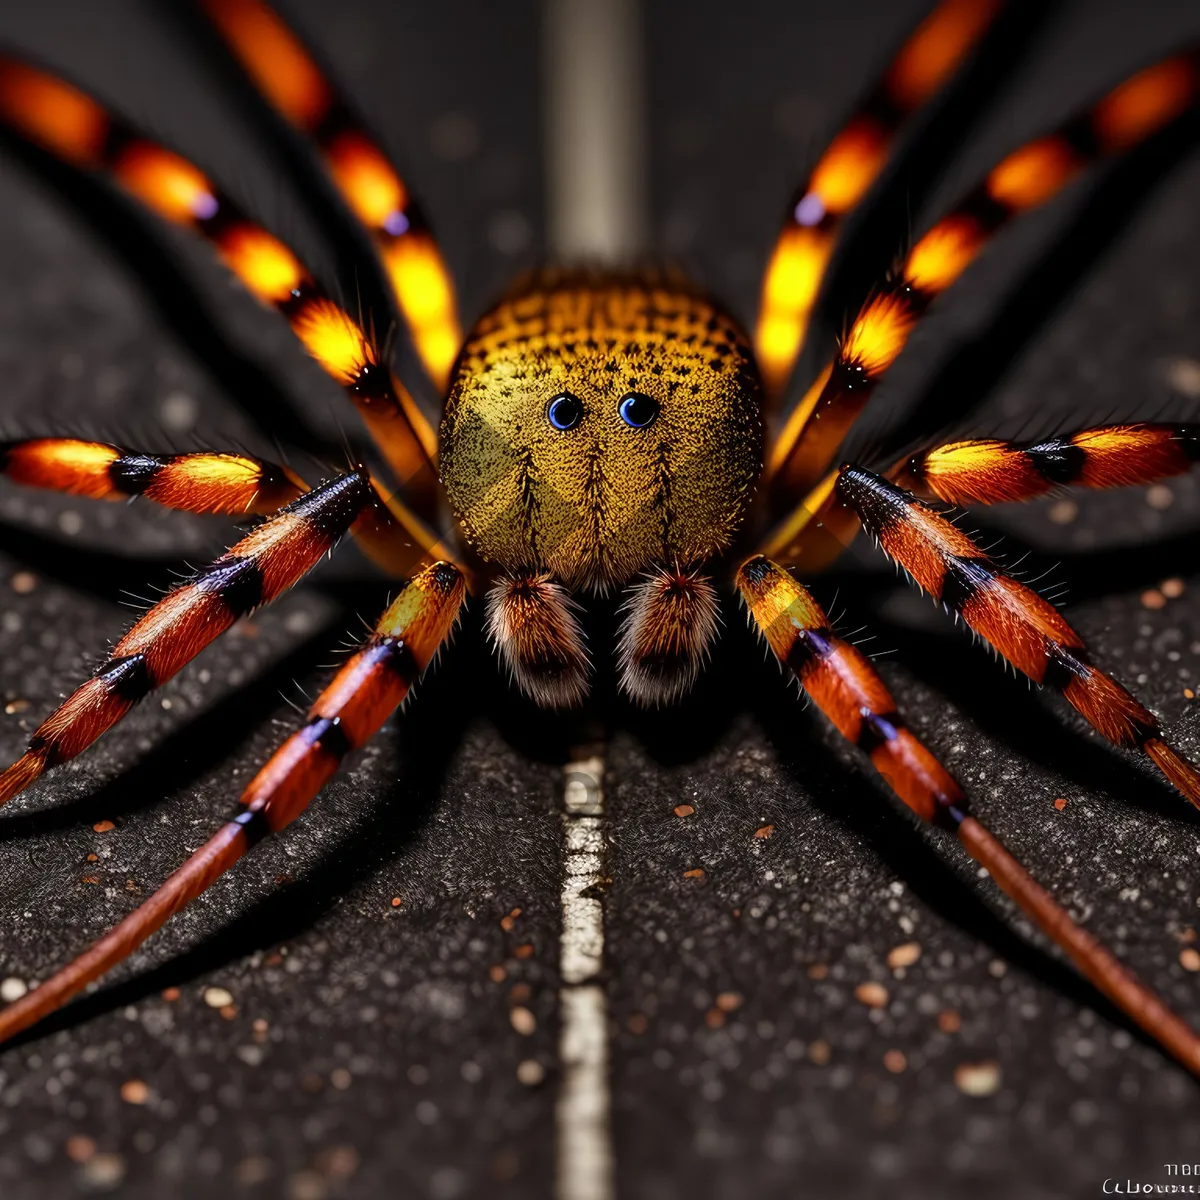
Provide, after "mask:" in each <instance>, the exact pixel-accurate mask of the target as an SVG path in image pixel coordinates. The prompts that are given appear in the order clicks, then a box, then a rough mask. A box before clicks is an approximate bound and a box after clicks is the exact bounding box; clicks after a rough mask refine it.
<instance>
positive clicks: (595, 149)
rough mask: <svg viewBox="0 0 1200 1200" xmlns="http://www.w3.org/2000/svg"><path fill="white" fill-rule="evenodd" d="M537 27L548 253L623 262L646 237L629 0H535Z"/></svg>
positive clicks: (637, 25) (637, 53) (638, 70)
mask: <svg viewBox="0 0 1200 1200" xmlns="http://www.w3.org/2000/svg"><path fill="white" fill-rule="evenodd" d="M542 30H543V32H542V58H543V67H542V73H543V79H544V81H545V86H544V99H543V109H544V113H545V118H544V119H545V122H546V158H547V167H548V176H549V178H548V181H547V182H548V184H549V194H548V197H547V199H548V205H547V209H548V218H549V241H550V250H551V253H552V254H553V255H554V257H555V258H556V259H557V260H558V261H560V262H566V263H571V262H579V261H587V262H604V263H618V264H619V263H622V262H627V261H628V260H630V259H634V258H636V257H637V256H638V255H639V254H642V253H643V252H644V251H645V250H646V245H647V241H648V237H649V228H648V226H649V215H648V214H649V208H650V206H649V202H648V198H647V173H648V172H647V166H646V106H645V96H644V91H645V80H644V69H643V62H642V55H643V46H642V43H643V38H642V27H641V14H640V12H639V6H638V0H543V6H542Z"/></svg>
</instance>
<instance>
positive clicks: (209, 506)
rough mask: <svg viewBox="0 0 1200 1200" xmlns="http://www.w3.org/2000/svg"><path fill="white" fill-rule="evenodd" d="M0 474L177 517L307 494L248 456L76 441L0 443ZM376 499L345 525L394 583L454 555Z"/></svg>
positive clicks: (387, 494)
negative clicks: (144, 504)
mask: <svg viewBox="0 0 1200 1200" xmlns="http://www.w3.org/2000/svg"><path fill="white" fill-rule="evenodd" d="M0 475H4V476H6V477H7V478H9V479H11V480H12V481H13V482H14V483H19V484H21V485H22V486H24V487H36V488H45V489H47V490H49V491H55V492H66V493H68V494H70V495H75V496H87V497H88V498H89V499H92V500H130V499H132V498H133V497H135V496H145V497H146V498H147V499H150V500H153V501H154V502H155V503H157V504H161V505H163V506H164V507H166V508H176V509H180V510H182V511H183V512H193V513H216V514H229V515H247V514H250V515H258V516H270V515H271V514H272V513H274V512H276V511H277V510H278V509H280V508H282V507H283V506H284V505H285V504H290V503H291V502H292V501H293V500H297V499H299V497H300V496H302V495H303V494H304V493H305V492H307V491H308V490H309V488H308V484H307V483H305V482H304V480H303V479H301V478H300V476H299V475H297V474H296V473H295V472H294V471H292V470H291V469H290V468H288V467H281V466H278V465H276V464H275V463H272V462H267V461H266V460H265V459H261V458H254V457H252V456H250V455H248V454H228V453H208V452H202V453H195V454H144V453H142V452H141V451H137V450H125V449H122V448H121V447H119V446H112V445H109V444H108V443H107V442H90V441H83V440H81V439H79V438H24V439H21V440H18V441H10V442H0ZM371 486H372V488H373V489H374V492H375V495H374V496H373V498H372V500H371V502H370V503H369V504H367V505H366V506H365V507H364V508H363V511H362V514H361V515H360V516H359V517H358V518H357V520H355V522H354V524H353V525H352V526H351V527H350V532H351V533H352V534H353V535H354V538H355V540H356V541H357V542H358V544H359V547H360V548H361V549H362V551H363V553H364V554H366V555H367V557H368V558H370V559H371V561H372V562H374V563H375V564H376V565H377V566H379V567H380V568H381V569H382V570H383V571H385V572H386V573H387V574H389V575H391V576H392V577H393V578H397V579H406V578H407V577H408V576H409V575H411V574H412V572H413V569H414V567H416V565H417V564H418V563H420V562H421V561H432V560H434V559H439V558H452V557H453V555H452V554H451V553H450V552H449V550H448V549H447V547H446V546H445V545H444V544H443V543H442V542H441V541H439V539H438V538H437V536H436V535H435V534H434V533H433V531H432V530H431V529H429V527H428V526H427V525H426V524H425V523H424V522H423V521H422V520H421V519H420V517H418V516H417V515H416V513H414V512H413V511H412V510H411V509H410V508H408V507H407V505H405V504H404V503H403V502H402V501H401V500H400V499H398V498H397V497H396V496H394V495H393V494H392V493H391V491H390V489H389V488H388V487H387V486H386V485H385V484H384V483H382V482H381V481H380V480H378V479H375V478H372V480H371Z"/></svg>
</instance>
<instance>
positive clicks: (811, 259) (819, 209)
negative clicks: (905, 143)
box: [754, 0, 1003, 400]
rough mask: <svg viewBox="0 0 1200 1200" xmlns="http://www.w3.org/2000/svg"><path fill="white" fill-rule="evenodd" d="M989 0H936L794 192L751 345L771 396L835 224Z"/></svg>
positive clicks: (968, 39) (801, 334) (986, 20)
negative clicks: (810, 172) (806, 177)
mask: <svg viewBox="0 0 1200 1200" xmlns="http://www.w3.org/2000/svg"><path fill="white" fill-rule="evenodd" d="M1002 7H1003V5H1002V4H1000V3H999V2H998V0H942V2H941V3H940V4H939V5H938V6H937V7H936V8H935V9H934V11H933V12H932V13H930V15H929V16H928V17H926V18H925V20H924V21H922V22H921V24H920V25H918V26H917V28H916V29H915V30H914V31H913V33H912V34H911V35H910V36H909V38H908V40H907V41H906V42H905V43H904V45H903V46H902V47H901V48H900V50H899V52H898V53H897V54H896V57H895V58H894V59H893V60H892V62H891V63H890V64H889V65H888V67H887V70H886V71H885V72H884V74H883V76H882V78H881V79H880V80H879V82H878V83H876V84H875V86H874V87H873V88H872V90H871V92H870V93H869V94H868V95H867V97H866V98H865V99H864V100H863V102H862V103H861V104H860V105H859V107H858V109H857V110H856V111H855V112H854V113H853V115H852V116H851V117H850V119H849V120H848V121H847V122H846V124H845V126H843V128H842V129H841V131H840V132H839V133H838V134H837V135H836V136H835V137H834V139H833V141H832V142H831V143H830V144H829V146H828V148H827V149H826V150H825V152H824V153H823V154H822V155H821V157H820V159H818V161H817V165H816V166H815V167H814V168H813V171H812V174H810V175H809V177H808V179H807V180H806V181H805V182H804V184H803V185H802V186H801V187H800V188H799V189H798V191H797V192H796V194H795V196H793V198H792V202H791V204H790V206H789V209H788V219H787V221H786V223H785V225H784V227H783V229H782V231H781V232H780V234H779V238H778V240H777V241H776V243H775V248H774V250H773V251H772V252H771V258H770V261H769V262H768V264H767V269H766V273H765V274H764V276H763V281H762V290H761V297H760V300H759V313H758V321H757V323H756V325H755V329H754V351H755V354H756V356H757V358H758V363H759V367H760V368H761V370H762V375H763V383H764V385H765V388H766V392H767V396H768V398H769V399H771V400H778V398H779V396H780V394H781V393H782V391H783V389H784V387H785V386H786V384H787V382H788V379H789V378H790V376H791V373H792V369H793V367H794V366H795V364H796V358H797V356H798V355H799V353H800V348H801V346H802V345H803V344H804V338H805V335H806V333H807V332H808V325H809V320H810V318H811V316H812V311H813V306H814V304H815V303H816V299H817V293H818V292H819V291H820V288H821V283H822V280H823V279H824V276H825V271H826V268H827V267H828V266H829V261H830V259H831V258H832V257H833V252H834V250H835V248H836V246H837V242H838V238H839V236H840V234H841V229H842V225H843V222H844V221H845V219H846V217H847V216H848V215H849V213H850V212H851V210H852V209H853V208H854V207H855V206H856V205H857V204H858V202H859V201H860V200H861V199H862V198H863V196H864V195H865V194H866V192H867V190H868V189H869V188H870V186H871V185H872V184H873V183H874V182H875V180H876V178H877V177H878V175H879V173H880V171H882V170H883V168H884V165H885V164H886V162H887V160H888V155H889V153H890V152H891V149H892V145H893V143H894V142H895V139H896V136H897V135H898V134H899V132H900V129H901V128H902V126H903V125H904V122H905V121H906V120H907V119H908V118H909V117H910V116H912V114H913V113H914V112H916V111H917V109H919V108H920V107H921V106H922V105H923V104H925V102H926V101H928V100H929V99H930V97H932V96H933V94H934V93H935V92H937V91H938V90H939V89H940V88H941V87H942V85H943V84H944V83H945V82H946V81H947V80H948V79H949V78H950V76H951V75H952V74H953V73H954V72H955V71H956V70H957V69H958V66H959V64H960V63H961V62H962V60H963V59H964V58H965V57H966V55H967V54H969V53H970V51H971V49H972V48H973V47H974V46H975V45H977V44H978V42H979V41H980V39H981V38H982V37H983V35H984V34H985V33H986V32H987V30H988V27H989V26H990V25H991V23H992V20H993V18H994V17H995V16H996V14H997V13H998V12H999V11H1000V9H1001V8H1002Z"/></svg>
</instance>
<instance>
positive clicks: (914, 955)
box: [887, 942, 921, 971]
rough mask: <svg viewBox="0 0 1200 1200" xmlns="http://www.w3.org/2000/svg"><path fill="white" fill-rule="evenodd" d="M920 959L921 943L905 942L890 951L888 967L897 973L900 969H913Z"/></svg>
mask: <svg viewBox="0 0 1200 1200" xmlns="http://www.w3.org/2000/svg"><path fill="white" fill-rule="evenodd" d="M920 957H921V943H920V942H905V943H904V944H903V945H900V946H894V947H893V948H892V949H891V950H889V951H888V956H887V965H888V966H889V967H891V968H892V970H893V971H895V970H897V969H899V968H900V967H911V966H912V965H913V963H915V962H916V961H917V959H918V958H920Z"/></svg>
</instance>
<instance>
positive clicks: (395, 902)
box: [392, 896, 400, 908]
mask: <svg viewBox="0 0 1200 1200" xmlns="http://www.w3.org/2000/svg"><path fill="white" fill-rule="evenodd" d="M392 907H393V908H399V907H400V897H399V896H393V897H392Z"/></svg>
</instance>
